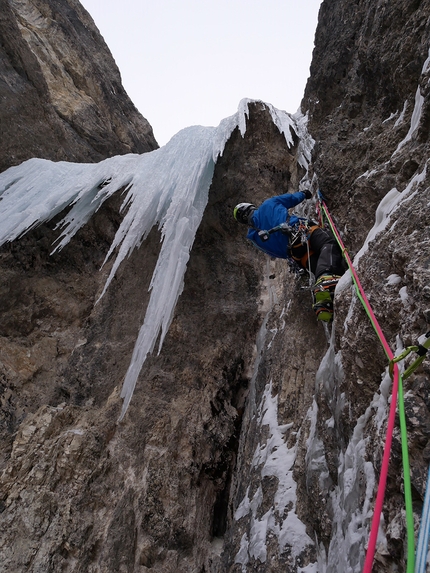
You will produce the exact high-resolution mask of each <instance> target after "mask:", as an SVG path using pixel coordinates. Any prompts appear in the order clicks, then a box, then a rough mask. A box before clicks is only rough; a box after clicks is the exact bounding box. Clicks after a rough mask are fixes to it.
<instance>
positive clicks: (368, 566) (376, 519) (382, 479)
mask: <svg viewBox="0 0 430 573" xmlns="http://www.w3.org/2000/svg"><path fill="white" fill-rule="evenodd" d="M319 202H320V205H321V209H322V211H323V212H324V214H325V216H326V217H327V220H328V222H329V225H330V228H331V230H332V232H333V234H334V236H335V237H336V240H337V242H338V244H339V247H340V248H341V250H342V254H343V256H344V257H345V260H346V262H347V264H348V267H349V270H350V271H351V276H352V279H353V281H354V285H355V289H356V291H357V295H358V298H359V299H360V301H361V303H362V305H363V307H364V309H365V311H366V313H367V315H368V317H369V319H370V321H371V324H372V326H373V328H374V330H375V332H376V334H377V336H378V338H379V340H380V342H381V344H382V346H383V348H384V351H385V354H386V355H387V357H388V359H389V360H390V362H391V361H392V360H393V358H394V355H393V353H392V351H391V349H390V346H389V345H388V342H387V340H386V338H385V336H384V333H383V332H382V329H381V327H380V326H379V323H378V321H377V319H376V317H375V314H374V312H373V310H372V307H371V306H370V303H369V301H368V299H367V297H366V293H365V292H364V289H363V287H362V285H361V283H360V279H359V278H358V275H357V272H356V270H355V268H354V266H353V264H352V261H351V258H350V256H349V254H348V251H347V250H346V248H345V245H344V244H343V241H342V238H341V237H340V234H339V232H338V230H337V228H336V226H335V224H334V222H333V219H332V217H331V216H330V213H329V212H328V209H327V206H326V204H325V201H324V200H323V197H322V195H321V193H319ZM392 378H393V386H392V392H391V394H392V398H391V404H390V410H389V415H388V422H387V433H386V438H385V447H384V452H383V457H382V464H381V473H380V476H379V484H378V490H377V492H376V500H375V509H374V512H373V518H372V524H371V528H370V536H369V542H368V546H367V552H366V558H365V562H364V568H363V573H371V571H372V566H373V559H374V556H375V549H376V542H377V539H378V530H379V524H380V520H381V514H382V508H383V504H384V497H385V488H386V484H387V476H388V466H389V461H390V452H391V444H392V439H393V431H394V426H395V419H396V405H397V397H398V394H399V382H400V385H401V380H400V377H399V369H398V366H397V364H396V363H393V376H392ZM401 395H402V398H401V401H402V405H403V390H402V387H401ZM401 417H402V416H401ZM403 420H404V405H403ZM401 424H402V425H404V430H405V435H406V423H405V420H404V422H401ZM403 444H405V447H403ZM403 451H404V452H405V454H404V459H405V458H406V467H405V465H404V474H405V490H406V482H409V493H408V501H407V506H408V507H409V506H410V507H412V499H411V497H409V496H410V474H409V460H408V452H407V438H406V439H405V436H402V452H403ZM404 463H405V462H404ZM406 473H407V478H406ZM405 496H406V491H405ZM408 521H409V522H410V519H409V520H408ZM412 523H413V515H412ZM412 531H413V528H412ZM414 552H415V550H414V539H413V535H412V539H411V536H410V527H408V569H407V573H410V571H413V567H414ZM410 567H412V569H410Z"/></svg>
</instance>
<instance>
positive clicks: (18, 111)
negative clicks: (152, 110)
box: [0, 0, 158, 171]
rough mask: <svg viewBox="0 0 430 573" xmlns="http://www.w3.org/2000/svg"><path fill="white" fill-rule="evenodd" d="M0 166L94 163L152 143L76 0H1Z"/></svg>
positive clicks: (149, 131)
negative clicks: (35, 160)
mask: <svg viewBox="0 0 430 573" xmlns="http://www.w3.org/2000/svg"><path fill="white" fill-rule="evenodd" d="M0 27H1V32H2V34H1V44H0V62H1V64H0V78H1V83H0V90H1V91H0V97H1V101H2V105H1V109H0V130H1V131H0V138H1V154H0V156H1V159H0V170H1V171H3V170H4V169H6V168H7V167H10V166H11V165H17V164H19V163H21V162H22V161H24V160H26V159H29V158H30V157H44V158H47V159H53V160H56V161H59V160H65V161H80V162H82V161H85V162H90V161H100V159H103V158H105V157H110V156H112V155H117V154H124V153H143V152H145V151H150V150H152V149H156V148H157V147H158V145H157V142H156V141H155V139H154V135H153V133H152V128H151V126H150V125H149V123H148V122H147V121H146V120H145V119H144V118H143V117H142V116H141V115H140V113H139V112H138V111H137V109H136V108H135V106H134V105H133V103H132V102H131V100H130V98H129V97H128V96H127V94H126V93H125V91H124V88H123V86H122V84H121V76H120V73H119V70H118V68H117V66H116V64H115V62H114V59H113V57H112V55H111V53H110V51H109V49H108V47H107V46H106V44H105V42H104V40H103V38H102V37H101V35H100V33H99V31H98V29H97V28H96V26H95V24H94V22H93V20H92V19H91V17H90V15H89V14H88V13H87V12H86V10H85V9H84V8H83V7H82V6H81V4H80V3H79V2H77V1H74V0H70V1H68V2H56V1H55V0H52V1H50V0H40V1H33V0H32V1H30V0H29V1H26V0H24V1H22V0H16V1H15V0H14V1H12V0H1V4H0Z"/></svg>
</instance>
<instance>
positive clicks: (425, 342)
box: [389, 330, 430, 380]
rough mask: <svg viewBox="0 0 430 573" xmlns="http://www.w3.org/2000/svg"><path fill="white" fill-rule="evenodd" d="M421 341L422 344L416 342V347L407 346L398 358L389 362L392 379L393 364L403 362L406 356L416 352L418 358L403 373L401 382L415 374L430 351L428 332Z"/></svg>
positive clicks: (429, 333) (429, 334)
mask: <svg viewBox="0 0 430 573" xmlns="http://www.w3.org/2000/svg"><path fill="white" fill-rule="evenodd" d="M421 339H422V342H420V341H418V342H419V343H418V345H416V346H408V347H407V348H405V349H404V350H403V352H401V353H400V354H399V355H398V356H395V357H394V358H393V359H392V360H390V365H389V372H390V376H391V378H392V377H393V371H394V364H395V363H397V362H400V361H401V360H404V359H405V358H406V356H408V355H409V354H410V353H411V352H416V353H417V354H418V358H416V359H415V360H414V361H413V362H412V364H411V365H410V366H409V367H408V368H407V369H406V370H405V371H404V372H403V375H402V378H403V380H404V379H405V378H407V377H408V376H410V375H411V374H412V373H413V372H415V370H416V369H417V368H418V366H419V365H420V364H421V363H422V362H423V361H424V359H425V357H426V355H427V352H428V351H429V349H430V330H429V331H428V332H427V333H426V334H424V335H423V336H422V337H421Z"/></svg>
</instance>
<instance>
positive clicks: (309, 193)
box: [303, 189, 312, 199]
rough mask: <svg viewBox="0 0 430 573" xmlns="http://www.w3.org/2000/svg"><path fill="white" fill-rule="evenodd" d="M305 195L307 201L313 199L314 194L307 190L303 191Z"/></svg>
mask: <svg viewBox="0 0 430 573" xmlns="http://www.w3.org/2000/svg"><path fill="white" fill-rule="evenodd" d="M303 193H304V194H305V199H310V198H311V197H312V193H311V192H310V191H309V189H306V190H305V191H303Z"/></svg>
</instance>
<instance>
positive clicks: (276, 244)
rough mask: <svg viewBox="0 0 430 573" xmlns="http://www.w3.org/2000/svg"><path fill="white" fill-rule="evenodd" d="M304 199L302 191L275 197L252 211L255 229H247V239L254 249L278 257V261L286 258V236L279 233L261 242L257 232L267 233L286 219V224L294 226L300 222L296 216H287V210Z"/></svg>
mask: <svg viewBox="0 0 430 573" xmlns="http://www.w3.org/2000/svg"><path fill="white" fill-rule="evenodd" d="M304 199H305V194H304V193H303V192H302V191H297V193H284V195H277V196H276V197H271V198H270V199H267V200H266V201H264V203H262V204H261V205H260V207H259V208H258V209H257V210H256V211H254V215H253V217H252V220H251V221H252V224H253V226H254V227H255V229H249V231H248V234H247V238H248V239H249V240H250V241H251V242H252V243H254V245H255V246H256V247H258V248H259V249H261V250H262V251H264V252H265V253H267V254H268V255H270V256H271V257H278V258H280V259H287V258H288V235H285V234H284V233H281V232H280V231H278V232H276V233H272V234H271V235H270V236H269V239H268V240H267V241H262V240H261V239H260V237H259V236H258V231H268V230H269V229H273V227H276V226H277V225H280V224H281V223H285V221H286V220H287V219H288V224H289V225H291V226H294V225H295V224H296V223H298V222H299V221H300V218H299V217H297V216H296V215H290V216H289V214H288V209H291V207H295V206H296V205H298V204H299V203H301V202H302V201H304Z"/></svg>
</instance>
